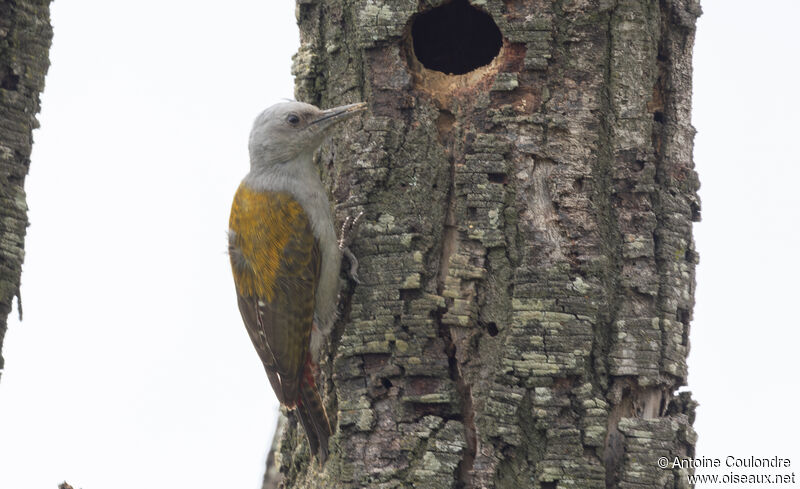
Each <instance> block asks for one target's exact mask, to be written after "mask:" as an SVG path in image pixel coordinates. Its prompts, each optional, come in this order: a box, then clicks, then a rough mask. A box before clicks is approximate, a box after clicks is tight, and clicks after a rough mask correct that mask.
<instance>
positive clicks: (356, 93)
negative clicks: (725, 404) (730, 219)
mask: <svg viewBox="0 0 800 489" xmlns="http://www.w3.org/2000/svg"><path fill="white" fill-rule="evenodd" d="M297 3H298V5H297V15H298V21H299V25H300V32H301V43H302V44H301V48H300V51H299V52H298V53H297V55H296V58H295V67H294V72H295V75H296V91H297V97H298V99H300V100H304V101H308V102H311V103H314V104H317V105H320V106H322V107H329V106H333V105H339V104H344V103H348V102H355V101H359V100H366V101H368V102H369V104H370V113H369V115H368V116H365V117H364V118H363V119H362V122H361V123H353V124H351V125H350V126H349V127H348V128H347V129H345V130H344V133H342V134H340V135H339V136H338V137H337V138H336V139H335V140H334V141H332V142H331V143H330V144H328V145H327V146H326V147H325V148H324V149H323V150H322V152H321V155H320V165H321V166H322V167H323V168H324V169H325V172H324V173H325V174H326V175H327V176H328V178H329V185H330V188H331V191H332V194H333V196H334V197H335V200H336V202H337V203H338V207H337V219H339V220H340V221H341V220H342V219H344V217H345V216H348V215H350V216H352V215H355V214H357V213H359V212H361V211H363V212H364V218H363V224H362V225H361V226H360V228H358V230H357V231H356V236H355V239H354V244H353V246H352V247H351V248H352V250H353V252H354V253H355V255H356V256H357V257H358V259H359V260H360V270H359V275H360V278H361V280H362V281H363V284H361V285H358V286H351V287H350V288H349V289H347V290H345V291H344V292H343V294H342V298H341V302H342V303H341V308H342V309H341V321H340V322H339V324H338V327H337V329H336V330H335V333H334V335H333V337H332V339H331V344H330V356H329V361H328V362H327V363H325V364H323V366H322V369H321V376H322V385H323V386H324V388H325V393H326V402H327V405H328V410H329V413H330V415H331V418H332V423H333V425H334V426H336V427H337V432H336V435H335V436H334V438H333V439H332V442H331V458H330V460H329V461H328V462H327V464H326V465H325V466H324V467H320V466H319V465H318V464H317V463H315V462H313V460H312V459H310V456H309V453H308V448H307V445H306V442H305V440H304V438H303V433H302V430H299V429H298V428H297V425H296V423H295V422H294V421H293V420H291V419H290V422H289V423H288V425H287V426H286V429H285V430H284V431H283V435H282V436H281V438H280V443H279V444H278V445H277V448H276V450H275V451H276V453H274V454H273V455H276V456H275V457H274V464H275V467H273V470H272V472H271V473H272V474H275V473H278V471H277V470H275V468H276V467H277V468H278V469H279V473H280V474H281V475H280V476H279V477H280V478H281V479H282V484H283V487H287V488H288V487H291V488H319V487H341V488H351V487H352V488H355V487H364V488H366V487H369V488H383V489H389V488H401V487H402V488H407V487H420V488H426V489H440V488H509V489H511V488H529V487H530V488H543V489H544V488H551V489H552V488H564V487H578V488H606V487H619V488H638V489H645V488H673V487H688V483H687V480H686V471H685V470H683V469H674V470H673V469H668V470H661V469H659V468H658V466H657V459H658V458H659V457H662V456H666V457H670V458H671V457H675V456H692V455H693V454H694V443H695V438H696V435H695V433H694V431H693V429H692V426H691V425H692V422H693V419H694V408H695V405H696V403H695V402H694V401H693V400H691V397H690V394H689V393H680V394H677V393H676V390H677V389H678V388H679V387H680V386H683V385H685V384H686V373H687V372H686V355H687V353H688V349H689V343H688V334H689V322H690V319H691V315H692V308H693V303H694V299H693V296H694V268H695V265H696V263H697V253H696V252H695V250H694V244H693V240H692V222H693V221H697V220H698V219H699V201H698V197H697V194H696V191H697V188H698V180H697V176H696V174H695V172H694V170H693V162H692V144H693V136H694V129H693V128H692V126H691V125H690V109H691V93H692V89H691V74H692V73H691V54H692V45H693V39H694V29H695V20H696V18H697V16H698V15H699V13H700V7H699V4H698V3H697V2H696V0H660V1H657V0H650V1H646V0H616V1H615V0H503V1H501V0H471V2H470V3H467V1H466V0H453V1H452V2H447V1H446V0H445V1H442V0H427V1H425V0H422V1H417V0H359V1H352V0H327V1H325V2H321V1H318V0H298V2H297ZM497 29H499V32H498V31H497ZM449 73H454V74H449ZM276 477H278V476H274V475H272V476H269V477H268V482H269V483H270V484H273V485H274V484H276V482H279V481H276Z"/></svg>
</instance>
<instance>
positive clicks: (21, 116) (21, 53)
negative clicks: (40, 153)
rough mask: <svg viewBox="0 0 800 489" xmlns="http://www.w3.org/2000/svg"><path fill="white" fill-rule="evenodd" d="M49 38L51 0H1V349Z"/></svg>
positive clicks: (14, 292)
mask: <svg viewBox="0 0 800 489" xmlns="http://www.w3.org/2000/svg"><path fill="white" fill-rule="evenodd" d="M52 37H53V30H52V28H51V27H50V0H0V349H2V346H3V338H4V336H5V333H6V328H7V320H8V314H9V313H10V312H11V305H12V301H13V300H14V297H15V296H16V297H17V298H18V299H19V286H20V276H21V273H22V261H23V259H24V257H25V228H26V227H27V226H28V206H27V204H26V203H25V188H24V186H25V176H26V175H27V174H28V167H29V165H30V156H31V147H32V145H33V135H32V133H33V129H34V128H36V127H39V123H38V122H37V120H36V114H38V113H39V94H40V93H41V91H42V90H43V89H44V77H45V74H46V73H47V69H48V67H49V66H50V62H49V58H48V53H49V51H50V41H51V39H52ZM18 306H19V310H20V317H21V316H22V312H21V311H22V305H21V303H20V302H18ZM2 369H3V357H2V356H0V371H2Z"/></svg>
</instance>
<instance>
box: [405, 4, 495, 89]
mask: <svg viewBox="0 0 800 489" xmlns="http://www.w3.org/2000/svg"><path fill="white" fill-rule="evenodd" d="M411 36H412V38H413V40H414V55H415V56H416V57H417V60H419V62H420V63H422V65H423V66H424V67H425V68H428V69H429V70H435V71H440V72H442V73H447V74H452V75H463V74H464V73H469V72H470V71H472V70H474V69H476V68H480V67H481V66H485V65H488V64H489V63H491V62H492V60H493V59H494V58H495V56H497V54H498V53H499V52H500V48H501V47H502V46H503V35H502V34H501V33H500V28H498V27H497V24H495V22H494V20H492V16H491V15H489V14H488V13H486V12H484V11H482V10H479V9H477V8H475V7H473V6H472V5H470V3H469V2H468V1H467V0H453V1H452V2H450V3H447V4H445V5H442V6H439V7H436V8H433V9H431V10H428V11H427V12H423V13H421V14H419V15H417V16H416V17H415V18H414V20H413V23H412V25H411Z"/></svg>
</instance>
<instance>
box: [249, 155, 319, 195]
mask: <svg viewBox="0 0 800 489" xmlns="http://www.w3.org/2000/svg"><path fill="white" fill-rule="evenodd" d="M313 156H314V154H313V153H312V152H306V153H300V154H298V155H297V156H295V157H294V158H291V159H289V160H286V161H283V162H275V161H269V160H264V159H256V158H251V162H250V172H249V173H248V174H247V176H245V178H244V183H245V184H247V185H248V186H249V187H250V188H252V189H253V190H260V191H288V192H290V193H296V192H295V190H297V188H298V187H300V188H302V187H303V186H308V185H312V186H313V185H314V184H315V183H316V182H320V179H319V171H318V170H317V167H316V165H314V159H313ZM320 185H321V182H320Z"/></svg>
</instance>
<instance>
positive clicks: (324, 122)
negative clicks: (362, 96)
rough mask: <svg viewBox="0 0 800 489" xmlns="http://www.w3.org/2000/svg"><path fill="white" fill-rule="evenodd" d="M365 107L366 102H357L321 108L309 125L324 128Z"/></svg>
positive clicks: (318, 128)
mask: <svg viewBox="0 0 800 489" xmlns="http://www.w3.org/2000/svg"><path fill="white" fill-rule="evenodd" d="M366 109H367V103H366V102H358V103H355V104H350V105H342V106H341V107H334V108H332V109H328V110H323V111H322V112H321V113H320V114H319V117H317V118H316V119H314V120H313V121H311V123H310V124H309V125H310V126H317V130H323V131H324V130H325V129H327V128H329V127H331V126H333V125H335V124H336V123H337V122H341V121H343V120H346V119H349V118H350V117H352V116H354V115H355V114H358V113H359V112H362V111H364V110H366Z"/></svg>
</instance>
